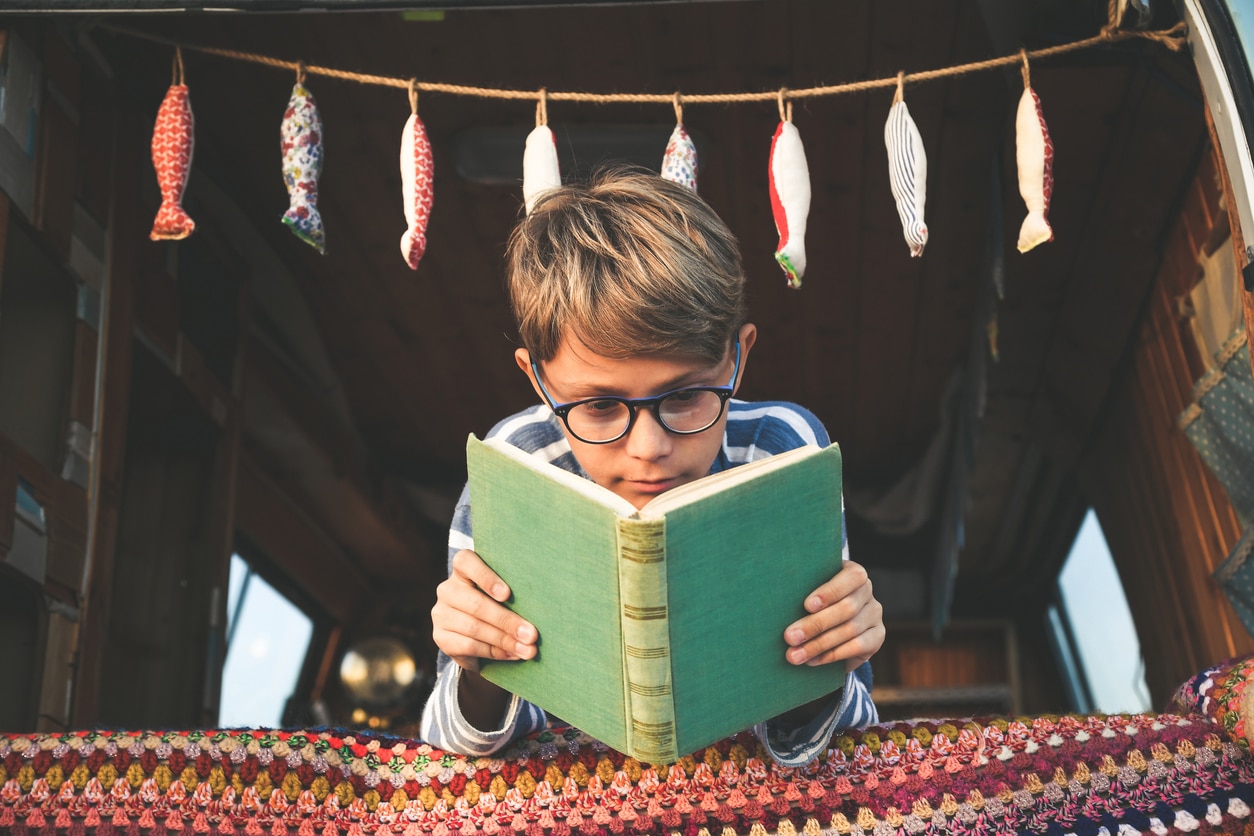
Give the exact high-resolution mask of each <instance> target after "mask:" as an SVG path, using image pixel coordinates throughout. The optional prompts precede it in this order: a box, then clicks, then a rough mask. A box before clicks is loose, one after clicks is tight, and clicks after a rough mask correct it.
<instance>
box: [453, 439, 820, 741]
mask: <svg viewBox="0 0 1254 836" xmlns="http://www.w3.org/2000/svg"><path fill="white" fill-rule="evenodd" d="M466 461H467V469H468V471H469V477H470V499H471V515H472V525H473V529H474V541H475V550H476V551H477V552H478V553H479V555H480V556H481V557H482V558H483V559H484V561H485V562H486V563H487V564H488V565H489V566H491V567H492V568H493V570H495V571H496V573H497V574H499V575H500V576H501V577H502V578H503V579H504V580H505V581H506V583H508V584H509V585H510V588H511V590H512V591H513V597H512V598H511V600H510V601H509V603H508V606H509V607H510V608H511V609H513V610H514V611H515V612H517V613H519V614H520V615H522V616H523V617H524V618H526V619H527V620H528V621H530V622H531V623H533V624H534V625H535V626H536V629H537V630H538V631H539V633H540V642H539V645H538V651H539V652H538V653H537V655H536V658H535V659H532V660H528V661H521V662H496V661H491V660H485V661H484V662H483V668H482V672H483V675H484V676H485V677H486V678H487V679H489V680H491V681H492V682H495V683H496V684H497V685H500V686H501V687H502V688H505V689H507V690H509V691H511V692H512V693H516V694H519V695H520V696H522V697H523V698H525V699H527V700H530V701H531V702H533V703H535V704H537V705H539V706H541V707H542V708H544V709H545V710H546V711H547V712H549V714H550V715H552V716H555V717H557V718H560V719H561V720H563V721H565V722H567V723H570V724H571V725H573V726H576V727H578V728H580V729H582V730H583V731H585V732H587V733H588V734H590V735H592V736H594V737H596V738H597V739H599V740H601V741H603V742H604V743H606V744H607V745H609V746H612V747H614V748H615V749H618V750H619V751H621V752H624V753H626V754H629V755H631V756H633V757H635V758H637V759H639V760H641V761H645V762H649V763H656V764H665V763H671V762H674V761H675V760H677V759H678V758H679V756H681V755H684V754H688V753H690V752H692V751H695V750H697V749H699V748H701V747H703V746H706V745H708V744H710V743H713V742H715V741H717V740H720V739H721V738H723V737H726V736H727V735H729V734H733V733H735V732H738V731H741V730H742V729H746V728H748V727H750V726H752V725H753V724H755V723H758V722H761V721H763V720H766V719H769V718H771V717H774V716H775V715H777V714H780V713H782V712H784V711H787V710H789V709H791V708H795V707H797V706H799V705H802V704H804V703H806V702H809V701H811V700H813V699H816V698H818V697H821V696H823V695H825V694H828V693H831V692H832V691H835V690H836V689H837V688H839V687H840V686H841V685H842V683H843V682H844V666H843V665H841V664H832V665H820V666H817V667H807V666H804V665H802V666H795V665H791V664H789V663H788V662H787V660H786V659H785V658H784V651H785V650H786V649H787V647H786V645H785V643H784V640H783V633H784V628H785V627H787V626H788V625H789V624H791V623H792V622H793V621H795V620H797V619H798V618H800V617H802V616H804V615H805V610H804V607H803V602H804V600H805V597H806V596H807V595H808V594H809V593H810V592H812V591H813V590H814V589H815V588H816V587H818V586H819V585H821V584H822V583H824V582H825V581H827V580H828V579H829V578H830V577H831V576H832V574H833V573H834V572H835V571H836V570H837V569H839V568H840V555H841V501H840V497H841V459H840V449H839V448H838V447H837V446H836V445H834V444H833V445H831V446H830V447H827V448H823V449H821V448H818V447H803V448H799V449H797V450H793V451H789V452H787V453H783V454H780V455H778V456H773V457H770V458H767V459H762V460H760V461H758V462H754V463H752V464H749V465H743V466H741V467H738V468H733V469H731V470H728V471H725V472H724V473H721V474H717V475H715V476H710V477H706V478H705V479H700V480H698V481H696V482H692V483H689V484H687V485H683V486H681V487H679V488H675V489H673V490H671V491H667V492H666V493H664V494H662V495H661V496H659V497H657V498H656V499H654V500H653V501H652V502H650V503H649V504H648V505H646V506H645V507H644V508H643V509H641V510H640V511H636V509H635V508H633V507H632V506H631V504H630V503H628V502H627V501H626V500H624V499H622V498H620V497H618V496H616V495H615V494H613V493H612V492H611V491H609V490H606V489H605V488H602V487H599V486H597V485H596V484H594V483H593V482H591V481H589V480H587V479H584V478H582V477H580V476H578V475H576V474H573V473H569V472H567V471H564V470H562V469H561V468H558V467H555V466H553V465H551V464H548V463H546V462H542V461H539V460H537V459H535V458H534V457H532V456H530V455H529V454H527V453H524V452H523V451H521V450H518V449H517V448H514V447H512V446H510V445H508V444H504V443H501V442H497V441H495V440H489V441H487V442H482V441H479V440H478V439H477V438H475V437H474V436H473V435H472V436H471V437H470V438H469V439H468V440H467V445H466Z"/></svg>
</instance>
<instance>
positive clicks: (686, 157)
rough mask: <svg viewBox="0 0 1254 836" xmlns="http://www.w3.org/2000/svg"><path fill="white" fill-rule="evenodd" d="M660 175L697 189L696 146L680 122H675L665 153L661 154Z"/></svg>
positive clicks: (694, 189)
mask: <svg viewBox="0 0 1254 836" xmlns="http://www.w3.org/2000/svg"><path fill="white" fill-rule="evenodd" d="M662 177H664V178H665V179H667V180H671V181H674V182H676V183H679V184H680V185H681V186H687V187H688V188H690V189H692V190H693V191H694V192H695V191H696V190H697V146H696V145H694V144H693V142H692V137H690V136H688V132H687V131H686V130H684V126H683V124H682V123H676V125H675V130H673V131H671V138H670V140H669V141H667V143H666V153H665V154H664V155H663V156H662Z"/></svg>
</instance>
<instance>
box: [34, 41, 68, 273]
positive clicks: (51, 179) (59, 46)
mask: <svg viewBox="0 0 1254 836" xmlns="http://www.w3.org/2000/svg"><path fill="white" fill-rule="evenodd" d="M43 60H44V72H45V76H46V83H47V87H46V91H47V95H45V96H44V97H43V105H42V107H41V109H40V111H41V112H40V126H39V146H38V150H37V152H36V163H35V164H36V166H37V172H36V179H35V205H34V212H33V217H32V220H33V221H34V223H35V226H36V227H37V228H38V229H39V230H41V231H42V232H43V233H44V234H45V235H47V236H48V240H49V241H50V242H51V243H52V245H53V247H54V248H55V249H56V251H57V253H58V254H59V255H60V256H61V260H62V261H63V262H64V261H66V260H67V259H68V258H69V254H70V237H71V236H72V235H73V232H74V191H75V185H76V183H77V163H78V113H77V106H78V86H79V85H78V64H77V62H75V60H74V58H73V56H72V55H71V54H70V52H69V49H68V48H67V46H66V44H65V42H64V41H63V40H62V39H61V37H60V35H59V34H57V33H56V32H55V30H53V29H51V28H50V29H49V30H48V37H47V38H46V39H45V44H44V56H43Z"/></svg>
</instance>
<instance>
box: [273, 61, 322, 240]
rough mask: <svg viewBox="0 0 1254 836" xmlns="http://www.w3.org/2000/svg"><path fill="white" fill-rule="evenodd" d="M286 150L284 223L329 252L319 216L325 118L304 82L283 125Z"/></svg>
mask: <svg viewBox="0 0 1254 836" xmlns="http://www.w3.org/2000/svg"><path fill="white" fill-rule="evenodd" d="M279 135H280V138H281V140H282V142H281V148H282V150H283V182H284V183H285V184H286V185H287V193H288V196H289V198H290V204H289V205H288V208H287V211H286V212H284V213H283V223H285V224H287V225H288V227H289V228H290V229H291V230H292V232H293V233H295V235H296V237H298V238H300V239H301V240H302V241H305V242H306V243H308V244H310V245H312V246H313V247H314V248H315V249H317V250H318V252H320V253H325V252H326V250H327V247H326V234H325V233H324V231H323V229H322V216H321V215H320V214H318V178H319V177H320V176H322V117H321V116H320V115H319V114H318V105H317V103H316V102H315V101H314V97H313V94H312V93H310V92H309V89H308V88H307V87H305V85H304V83H303V82H301V81H297V82H296V84H295V85H293V87H292V95H291V98H289V99H288V101H287V110H286V111H285V112H284V113H283V124H282V125H281V126H280V128H279Z"/></svg>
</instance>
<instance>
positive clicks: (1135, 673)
mask: <svg viewBox="0 0 1254 836" xmlns="http://www.w3.org/2000/svg"><path fill="white" fill-rule="evenodd" d="M1047 622H1048V623H1047V628H1048V630H1049V632H1050V634H1051V636H1052V638H1053V639H1054V647H1055V650H1056V651H1057V656H1058V663H1059V668H1060V670H1061V671H1062V675H1063V677H1064V679H1065V680H1066V684H1067V686H1068V689H1069V690H1070V692H1071V698H1072V703H1073V707H1074V708H1075V710H1077V711H1080V712H1094V711H1095V712H1101V713H1104V714H1116V713H1124V712H1140V711H1148V710H1149V709H1150V696H1149V688H1148V687H1147V686H1146V684H1145V663H1144V661H1143V660H1142V658H1141V644H1140V641H1139V640H1138V639H1137V635H1136V627H1135V626H1134V625H1133V623H1132V613H1131V611H1130V610H1129V609H1128V599H1127V597H1126V596H1125V595H1124V592H1123V584H1122V583H1121V582H1120V580H1119V573H1118V571H1116V569H1115V562H1114V560H1113V559H1112V558H1111V556H1110V549H1109V548H1108V547H1107V546H1106V538H1105V537H1104V536H1103V535H1102V529H1101V526H1100V525H1099V524H1098V522H1097V516H1096V515H1095V514H1094V513H1093V512H1092V510H1090V511H1089V512H1088V514H1087V515H1086V516H1085V518H1084V522H1083V524H1082V525H1081V526H1080V533H1079V535H1078V536H1077V537H1076V540H1075V544H1074V545H1073V546H1072V547H1071V554H1070V555H1069V556H1068V557H1067V561H1066V563H1064V564H1063V567H1062V573H1061V574H1060V575H1059V578H1058V590H1057V602H1056V603H1055V604H1054V605H1051V607H1050V608H1049V613H1048V615H1047Z"/></svg>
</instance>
